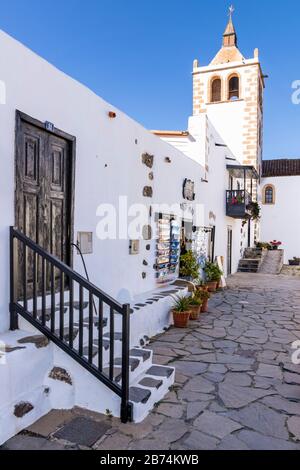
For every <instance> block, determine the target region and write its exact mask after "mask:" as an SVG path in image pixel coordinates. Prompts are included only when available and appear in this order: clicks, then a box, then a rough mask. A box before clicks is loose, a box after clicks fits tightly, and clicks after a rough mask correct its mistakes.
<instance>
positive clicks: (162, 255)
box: [156, 216, 180, 284]
mask: <svg viewBox="0 0 300 470" xmlns="http://www.w3.org/2000/svg"><path fill="white" fill-rule="evenodd" d="M179 257H180V226H179V224H178V222H176V220H175V219H174V218H170V217H168V216H163V217H161V218H160V219H159V220H158V240H157V259H156V271H157V275H156V276H157V282H158V283H160V284H163V283H166V282H170V281H172V279H174V278H175V277H176V273H177V271H178V265H179Z"/></svg>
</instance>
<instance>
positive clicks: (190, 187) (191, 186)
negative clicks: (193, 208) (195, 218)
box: [183, 178, 195, 201]
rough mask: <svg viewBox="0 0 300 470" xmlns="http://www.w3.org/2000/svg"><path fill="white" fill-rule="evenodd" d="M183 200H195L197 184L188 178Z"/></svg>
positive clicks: (184, 185) (184, 187)
mask: <svg viewBox="0 0 300 470" xmlns="http://www.w3.org/2000/svg"><path fill="white" fill-rule="evenodd" d="M183 198H184V199H186V200H187V201H194V200H195V183H194V181H191V180H189V179H187V178H186V179H185V180H184V183H183Z"/></svg>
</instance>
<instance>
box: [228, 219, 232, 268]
mask: <svg viewBox="0 0 300 470" xmlns="http://www.w3.org/2000/svg"><path fill="white" fill-rule="evenodd" d="M230 274H232V228H231V227H227V276H230Z"/></svg>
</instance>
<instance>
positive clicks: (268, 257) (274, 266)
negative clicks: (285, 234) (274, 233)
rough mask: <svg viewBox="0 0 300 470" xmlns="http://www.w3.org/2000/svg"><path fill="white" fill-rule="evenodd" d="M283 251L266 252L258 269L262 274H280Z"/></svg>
mask: <svg viewBox="0 0 300 470" xmlns="http://www.w3.org/2000/svg"><path fill="white" fill-rule="evenodd" d="M283 259H284V251H283V250H273V251H267V252H266V254H265V257H264V259H263V262H262V264H261V266H260V268H259V272H260V273H262V274H280V272H281V270H282V267H283Z"/></svg>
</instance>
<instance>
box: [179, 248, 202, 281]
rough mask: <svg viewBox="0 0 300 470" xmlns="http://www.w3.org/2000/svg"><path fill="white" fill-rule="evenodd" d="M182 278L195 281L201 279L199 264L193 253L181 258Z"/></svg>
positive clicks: (189, 252)
mask: <svg viewBox="0 0 300 470" xmlns="http://www.w3.org/2000/svg"><path fill="white" fill-rule="evenodd" d="M180 276H181V277H184V278H186V279H188V280H189V281H193V280H194V279H198V277H199V264H198V261H197V258H196V256H195V255H194V253H193V252H192V251H188V252H187V253H185V254H184V255H181V257H180Z"/></svg>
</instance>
